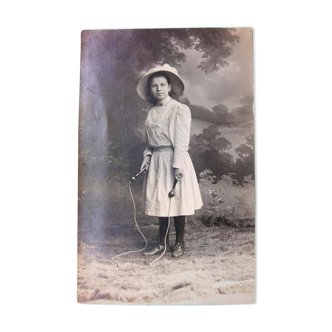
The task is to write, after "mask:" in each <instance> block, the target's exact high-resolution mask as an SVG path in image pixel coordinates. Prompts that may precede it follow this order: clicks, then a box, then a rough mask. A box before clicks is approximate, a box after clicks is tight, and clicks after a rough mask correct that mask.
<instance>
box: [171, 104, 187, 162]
mask: <svg viewBox="0 0 332 332" xmlns="http://www.w3.org/2000/svg"><path fill="white" fill-rule="evenodd" d="M190 126H191V113H190V109H189V107H188V106H187V105H181V106H180V107H179V108H178V110H177V111H176V118H175V125H174V159H173V165H172V166H173V167H174V168H182V167H183V162H184V158H185V156H186V153H187V152H188V149H189V141H190Z"/></svg>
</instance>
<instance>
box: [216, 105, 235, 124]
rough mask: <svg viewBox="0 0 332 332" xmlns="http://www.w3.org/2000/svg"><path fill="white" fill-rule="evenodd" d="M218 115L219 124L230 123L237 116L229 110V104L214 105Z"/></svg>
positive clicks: (217, 121)
mask: <svg viewBox="0 0 332 332" xmlns="http://www.w3.org/2000/svg"><path fill="white" fill-rule="evenodd" d="M212 110H213V111H214V113H215V115H216V123H217V124H219V125H224V124H230V123H234V122H235V117H234V115H233V114H232V113H230V112H229V110H228V108H227V106H225V105H223V104H219V105H216V106H213V107H212Z"/></svg>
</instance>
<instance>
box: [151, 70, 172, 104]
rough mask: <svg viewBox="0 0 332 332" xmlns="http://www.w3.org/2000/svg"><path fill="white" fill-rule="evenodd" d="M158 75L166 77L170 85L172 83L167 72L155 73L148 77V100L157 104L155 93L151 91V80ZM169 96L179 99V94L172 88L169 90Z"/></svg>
mask: <svg viewBox="0 0 332 332" xmlns="http://www.w3.org/2000/svg"><path fill="white" fill-rule="evenodd" d="M156 77H164V78H165V79H166V80H167V83H168V85H170V84H171V80H170V79H169V77H168V76H167V75H166V74H165V73H161V72H159V73H154V74H152V75H151V76H150V77H149V78H148V81H147V83H146V87H145V88H146V96H147V100H148V102H150V103H151V104H153V105H155V104H156V103H157V100H156V99H155V98H154V97H153V95H152V93H151V82H152V80H153V79H154V78H156ZM169 96H170V97H171V98H173V99H176V100H177V96H176V95H175V93H174V92H173V91H172V90H171V91H170V92H169Z"/></svg>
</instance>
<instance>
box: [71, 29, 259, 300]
mask: <svg viewBox="0 0 332 332" xmlns="http://www.w3.org/2000/svg"><path fill="white" fill-rule="evenodd" d="M79 107H80V109H79V112H80V113H79V156H78V256H77V258H78V260H77V266H78V271H77V301H78V302H79V303H101V304H250V303H255V144H254V142H255V139H254V86H253V31H252V29H251V28H185V29H131V30H129V29H128V30H84V31H82V34H81V78H80V105H79Z"/></svg>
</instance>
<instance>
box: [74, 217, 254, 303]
mask: <svg viewBox="0 0 332 332" xmlns="http://www.w3.org/2000/svg"><path fill="white" fill-rule="evenodd" d="M141 230H142V231H143V233H144V235H145V236H146V237H147V239H148V242H149V247H152V246H153V245H154V244H156V243H157V234H158V226H157V225H156V224H150V223H146V224H142V225H141ZM111 233H112V234H113V236H112V235H111V234H110V235H106V236H105V235H104V237H103V240H102V241H98V242H96V243H95V244H94V245H90V246H85V245H83V244H82V245H80V246H79V250H78V302H82V303H135V304H138V303H143V304H167V303H174V304H232V303H253V302H254V301H255V295H254V291H255V229H254V227H234V226H229V225H220V226H214V227H206V226H204V225H203V224H201V222H200V221H198V220H195V219H193V218H191V219H190V218H189V219H188V221H187V224H186V237H185V241H186V253H185V256H183V257H181V258H178V259H174V258H172V257H171V254H170V253H167V254H166V255H165V256H164V257H163V258H162V259H161V260H159V261H158V262H157V263H156V264H155V265H154V266H153V267H150V266H149V263H151V262H152V261H153V259H154V258H155V257H145V256H143V254H142V253H134V254H129V255H126V256H123V257H120V258H118V259H117V262H118V263H119V265H120V266H119V267H117V266H116V265H115V264H114V263H113V262H112V261H111V257H113V256H115V255H117V254H119V253H122V252H125V251H128V250H139V249H141V248H143V247H144V244H145V243H144V240H143V239H142V238H141V237H140V235H139V233H138V231H137V229H136V228H135V226H130V225H129V226H128V225H123V226H113V228H112V231H111ZM114 234H116V236H114ZM170 236H171V243H172V242H174V238H175V233H174V228H173V222H172V227H171V233H170Z"/></svg>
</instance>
